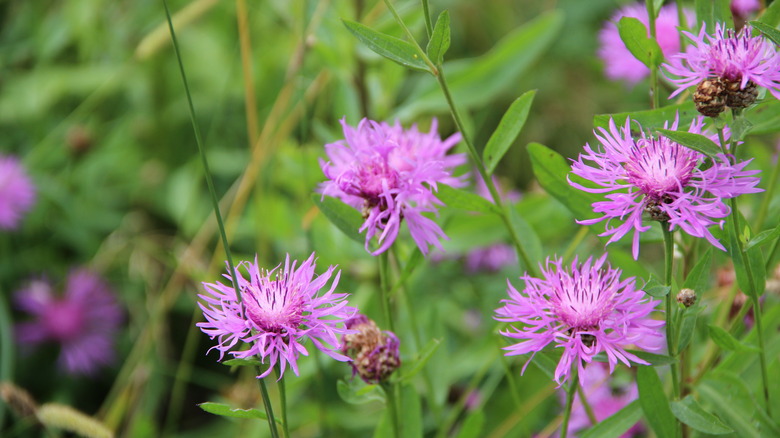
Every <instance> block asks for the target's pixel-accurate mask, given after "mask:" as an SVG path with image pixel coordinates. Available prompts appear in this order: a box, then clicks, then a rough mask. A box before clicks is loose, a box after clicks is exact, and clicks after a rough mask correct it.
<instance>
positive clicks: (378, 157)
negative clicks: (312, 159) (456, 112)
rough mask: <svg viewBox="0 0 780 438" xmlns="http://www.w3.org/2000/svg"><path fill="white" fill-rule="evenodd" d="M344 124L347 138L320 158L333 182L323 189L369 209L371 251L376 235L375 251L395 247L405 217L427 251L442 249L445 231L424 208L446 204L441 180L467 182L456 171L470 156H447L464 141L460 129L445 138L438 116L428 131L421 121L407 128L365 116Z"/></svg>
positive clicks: (366, 227) (431, 210)
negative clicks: (440, 189) (441, 197)
mask: <svg viewBox="0 0 780 438" xmlns="http://www.w3.org/2000/svg"><path fill="white" fill-rule="evenodd" d="M341 124H342V126H343V127H344V138H345V140H339V141H337V142H335V143H330V144H327V145H325V152H326V153H327V154H328V158H329V161H324V160H320V166H321V167H322V171H323V173H324V174H325V176H326V177H327V178H328V181H325V182H324V183H322V184H321V185H320V188H319V191H320V192H321V193H322V194H323V196H325V195H328V196H333V197H337V198H339V199H341V200H342V201H344V202H345V203H347V204H349V205H351V206H352V207H354V208H356V209H358V210H360V211H361V212H362V213H363V217H364V218H365V222H364V223H363V226H362V227H360V232H363V231H366V250H368V247H369V243H370V242H371V239H372V238H373V237H374V236H375V235H377V236H378V242H379V248H377V250H376V251H374V252H372V253H371V254H373V255H377V254H380V253H382V252H384V251H386V250H387V249H388V248H390V246H391V245H392V244H393V242H394V241H395V239H396V237H397V236H398V231H399V229H400V226H401V222H402V221H404V222H406V224H407V227H408V228H409V231H410V233H411V235H412V238H413V239H414V241H415V243H417V246H418V247H420V250H421V251H422V252H423V254H427V253H428V245H433V246H435V247H437V248H439V249H441V244H440V243H439V239H441V238H445V239H446V235H445V234H444V231H442V229H441V228H440V227H439V226H438V225H437V224H436V222H434V221H433V220H431V219H429V218H427V217H425V216H423V214H422V213H425V212H429V213H435V212H436V206H437V205H441V204H442V202H441V201H439V200H438V199H437V198H436V196H434V194H433V192H434V191H436V190H437V184H439V183H441V184H447V185H451V186H461V185H463V181H462V179H461V178H456V177H454V176H453V175H452V171H453V169H454V168H455V167H456V166H458V165H460V164H463V163H464V162H465V160H466V158H465V156H464V155H463V154H455V155H446V153H447V151H448V150H450V149H451V148H452V147H453V146H455V144H457V143H458V141H460V134H453V135H452V136H450V137H449V138H448V139H446V140H444V141H442V140H441V138H440V137H439V134H438V133H437V132H436V120H434V121H433V125H432V126H431V131H430V132H428V133H421V132H419V131H417V127H416V126H412V128H410V129H408V130H404V129H403V128H402V127H401V125H400V124H399V123H398V122H396V124H395V125H392V126H391V125H388V124H387V123H384V122H383V123H378V122H374V121H372V120H368V119H363V120H361V121H360V123H359V124H358V126H357V128H353V127H351V126H349V125H348V124H347V123H346V121H345V120H344V119H342V120H341Z"/></svg>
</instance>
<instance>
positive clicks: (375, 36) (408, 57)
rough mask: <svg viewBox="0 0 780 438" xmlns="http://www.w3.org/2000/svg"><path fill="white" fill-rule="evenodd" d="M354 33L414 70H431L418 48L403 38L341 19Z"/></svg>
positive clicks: (369, 46)
mask: <svg viewBox="0 0 780 438" xmlns="http://www.w3.org/2000/svg"><path fill="white" fill-rule="evenodd" d="M341 21H342V22H343V23H344V26H346V27H347V29H349V31H350V32H352V35H355V37H356V38H357V39H358V40H359V41H360V42H361V43H363V44H365V45H366V46H367V47H368V48H369V49H371V50H372V51H374V52H375V53H377V54H379V55H382V56H384V57H385V58H387V59H389V60H391V61H395V62H397V63H398V64H401V65H403V66H404V67H408V68H411V69H412V70H418V71H426V72H430V70H429V69H428V66H427V65H426V64H425V62H424V61H423V60H422V58H421V57H420V55H419V53H418V52H417V48H416V47H414V46H413V45H412V44H409V43H407V42H406V41H404V40H402V39H398V38H396V37H394V36H390V35H387V34H383V33H381V32H377V31H375V30H373V29H371V28H370V27H367V26H364V25H362V24H360V23H356V22H354V21H349V20H341Z"/></svg>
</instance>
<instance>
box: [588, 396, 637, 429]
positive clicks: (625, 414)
mask: <svg viewBox="0 0 780 438" xmlns="http://www.w3.org/2000/svg"><path fill="white" fill-rule="evenodd" d="M641 418H642V406H640V405H639V400H634V401H632V402H631V403H629V404H627V405H626V406H625V407H623V409H621V410H619V411H617V412H615V413H614V414H612V415H611V416H609V417H608V418H605V419H604V420H602V421H599V422H598V423H597V424H596V425H595V426H593V427H591V428H590V429H588V430H586V431H585V432H583V433H582V434H580V435H579V437H580V438H618V437H619V436H621V435H623V434H624V433H625V432H626V431H627V430H628V429H630V428H631V426H633V425H635V424H636V422H637V421H639V420H640V419H641Z"/></svg>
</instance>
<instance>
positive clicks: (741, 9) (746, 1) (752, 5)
mask: <svg viewBox="0 0 780 438" xmlns="http://www.w3.org/2000/svg"><path fill="white" fill-rule="evenodd" d="M759 9H761V2H760V1H758V0H731V13H732V14H734V15H736V16H737V17H741V18H745V17H747V16H749V15H750V14H752V13H754V12H757V11H758V10H759Z"/></svg>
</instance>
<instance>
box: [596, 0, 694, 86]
mask: <svg viewBox="0 0 780 438" xmlns="http://www.w3.org/2000/svg"><path fill="white" fill-rule="evenodd" d="M685 16H686V18H687V21H688V23H687V25H688V27H690V26H691V25H692V24H693V23H694V19H693V17H694V14H693V12H692V11H690V10H688V9H686V10H685ZM622 17H632V18H637V19H639V21H641V22H642V23H643V24H644V25H645V27H647V26H648V20H647V9H646V8H645V5H644V4H641V3H637V4H632V5H626V6H624V7H622V8H620V9H619V10H618V11H617V12H615V14H614V15H613V16H612V18H610V19H609V21H607V22H606V23H604V27H603V28H602V29H601V31H600V32H599V49H598V55H599V57H601V59H603V60H604V64H605V71H606V75H607V77H608V78H609V79H612V80H624V81H626V82H628V83H629V84H631V85H634V84H636V83H637V82H639V81H641V80H642V79H644V78H646V77H647V76H649V75H650V70H649V69H648V68H647V67H646V66H645V65H644V64H642V63H641V62H640V61H638V60H637V59H636V58H634V55H632V54H631V52H629V51H628V49H627V48H626V45H625V44H624V43H623V40H621V39H620V33H619V32H618V28H617V23H618V21H620V19H621V18H622ZM678 26H679V20H678V16H677V7H676V6H675V5H673V4H672V5H666V6H664V7H662V8H661V11H660V13H659V14H658V18H657V19H656V21H655V29H656V39H657V40H658V45H659V46H661V51H663V53H664V56H666V57H669V56H671V55H673V54H675V53H678V52H679V51H680V34H679V33H678V30H677V28H678ZM648 36H650V35H649V30H648Z"/></svg>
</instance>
